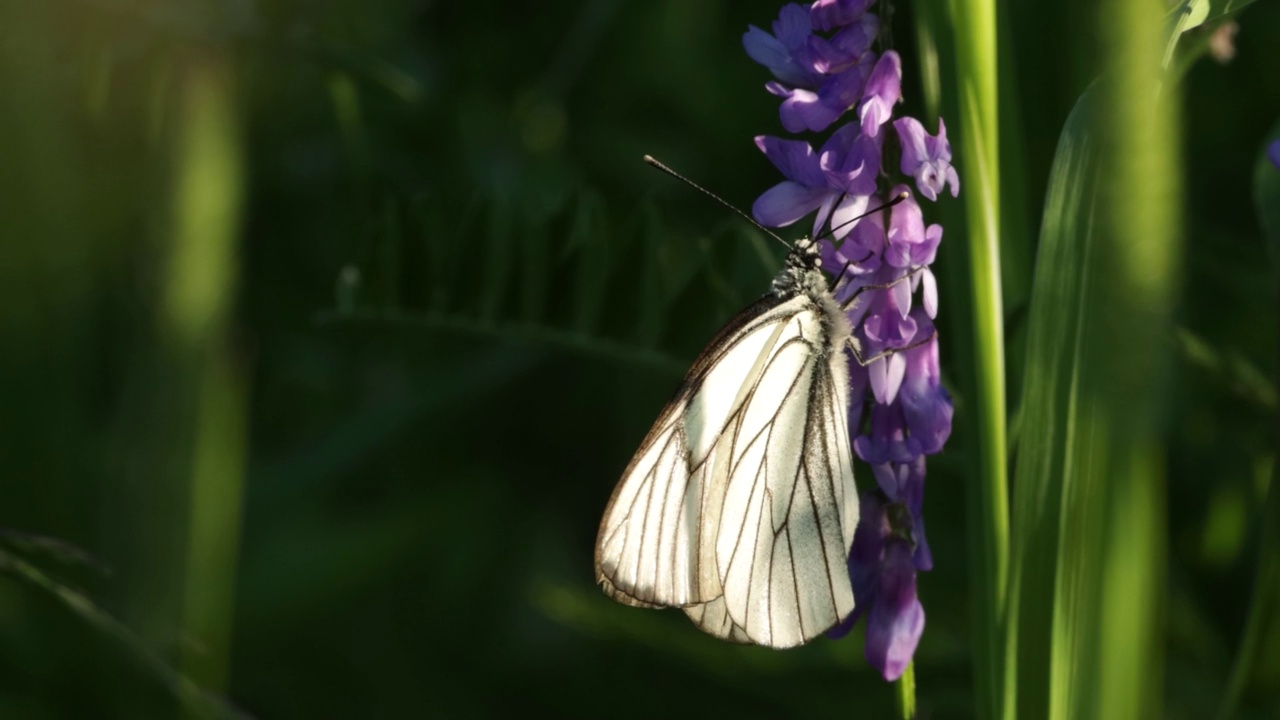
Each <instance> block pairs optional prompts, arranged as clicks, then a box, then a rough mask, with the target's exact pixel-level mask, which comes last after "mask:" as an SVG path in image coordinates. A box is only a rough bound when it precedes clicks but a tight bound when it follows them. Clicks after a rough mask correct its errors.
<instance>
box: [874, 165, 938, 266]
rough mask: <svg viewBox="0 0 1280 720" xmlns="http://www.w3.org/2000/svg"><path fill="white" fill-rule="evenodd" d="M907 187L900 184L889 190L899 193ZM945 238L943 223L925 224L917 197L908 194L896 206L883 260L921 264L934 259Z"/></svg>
mask: <svg viewBox="0 0 1280 720" xmlns="http://www.w3.org/2000/svg"><path fill="white" fill-rule="evenodd" d="M904 190H906V186H904V185H898V186H896V187H894V188H893V190H892V191H890V194H891V195H896V194H898V193H900V192H902V191H904ZM940 242H942V226H941V225H936V224H935V225H930V226H929V227H927V228H926V227H925V226H924V214H923V213H922V212H920V205H919V204H917V203H916V201H915V199H914V198H910V197H909V198H907V199H906V200H903V201H902V202H900V203H898V204H897V205H895V206H894V208H893V215H892V216H891V219H890V220H889V232H888V235H887V236H886V246H885V251H884V261H885V262H887V263H889V264H890V265H892V266H894V267H898V268H909V267H920V266H922V265H929V264H930V263H932V262H933V259H934V256H935V255H936V254H937V252H938V243H940Z"/></svg>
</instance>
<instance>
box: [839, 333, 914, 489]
mask: <svg viewBox="0 0 1280 720" xmlns="http://www.w3.org/2000/svg"><path fill="white" fill-rule="evenodd" d="M894 357H896V356H894ZM872 378H873V379H872V382H874V378H875V375H874V374H873V375H872ZM853 449H854V452H856V453H858V457H860V458H862V459H863V460H864V461H866V462H868V463H871V464H872V465H877V464H883V463H887V462H896V463H906V462H911V461H912V460H915V459H916V458H918V457H920V455H921V452H920V443H919V441H917V440H916V439H915V438H912V437H907V422H906V418H905V417H903V415H902V406H901V405H900V404H896V403H895V404H892V405H883V404H877V405H875V406H873V407H872V408H871V434H870V435H861V436H859V437H856V438H854V440H853Z"/></svg>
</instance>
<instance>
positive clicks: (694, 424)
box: [596, 298, 788, 606]
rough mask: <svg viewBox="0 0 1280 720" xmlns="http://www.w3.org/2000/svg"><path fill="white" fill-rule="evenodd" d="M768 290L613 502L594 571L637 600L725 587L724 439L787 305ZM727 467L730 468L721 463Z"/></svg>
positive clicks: (695, 372) (707, 355)
mask: <svg viewBox="0 0 1280 720" xmlns="http://www.w3.org/2000/svg"><path fill="white" fill-rule="evenodd" d="M780 310H781V308H780V306H779V303H778V302H777V300H776V299H775V298H765V299H764V300H762V301H760V302H757V303H755V304H754V305H752V306H751V307H749V308H747V309H746V310H744V311H743V312H742V313H739V315H738V316H737V317H735V318H734V320H733V321H731V322H730V323H729V325H728V326H726V327H725V328H724V330H722V331H721V332H720V333H719V335H717V337H716V338H715V339H714V340H713V341H712V342H711V343H710V344H709V345H708V346H707V348H706V350H704V352H703V354H702V356H701V357H699V358H698V360H697V361H695V363H694V365H693V367H692V368H691V369H690V370H689V373H688V374H687V375H686V377H685V381H684V384H683V385H682V386H681V388H680V390H679V391H678V392H677V393H676V397H675V398H674V399H672V401H671V402H670V403H668V404H667V406H666V408H664V409H663V411H662V413H661V415H660V416H659V417H658V420H657V422H656V423H654V426H653V428H652V429H651V430H650V431H649V434H648V435H647V436H646V437H645V440H644V442H643V443H641V445H640V449H639V450H637V451H636V455H635V457H634V458H633V459H632V460H631V463H630V465H628V467H627V469H626V471H624V472H623V477H622V480H621V481H620V482H619V484H618V487H617V488H616V489H615V490H614V496H613V498H612V499H611V500H610V502H609V507H608V508H607V509H606V510H605V515H604V520H603V521H602V522H601V525H600V536H599V540H598V542H597V546H596V574H597V577H598V579H600V580H607V581H608V582H609V583H610V584H611V585H612V587H613V588H614V590H615V591H616V592H620V593H623V594H625V595H627V596H629V597H631V598H633V599H635V600H638V601H641V602H645V603H652V604H660V605H672V606H683V605H689V604H692V603H698V602H703V601H705V600H710V599H712V598H714V597H716V596H718V595H719V594H720V580H719V575H718V573H717V571H716V569H715V568H716V566H715V523H716V522H717V520H718V517H719V507H720V500H721V498H723V495H724V483H723V482H713V481H712V480H711V477H712V476H713V475H714V474H715V473H716V472H717V469H718V467H719V465H718V463H717V462H716V458H717V457H718V456H719V455H720V454H721V452H720V451H719V450H718V441H719V439H720V437H721V436H723V435H724V430H725V428H726V427H729V426H731V425H732V424H733V423H734V422H735V420H734V418H735V417H736V413H737V408H738V407H740V406H741V404H742V400H743V399H744V398H743V397H741V396H742V395H743V388H745V387H750V386H751V384H752V383H753V382H754V379H755V377H756V376H758V375H759V372H760V367H761V357H762V356H764V355H766V351H767V348H768V347H769V346H771V345H772V344H773V343H776V341H777V336H778V334H779V329H780V328H781V327H782V326H783V325H784V323H785V320H786V317H787V316H788V313H787V312H785V311H781V312H780ZM721 474H723V471H721Z"/></svg>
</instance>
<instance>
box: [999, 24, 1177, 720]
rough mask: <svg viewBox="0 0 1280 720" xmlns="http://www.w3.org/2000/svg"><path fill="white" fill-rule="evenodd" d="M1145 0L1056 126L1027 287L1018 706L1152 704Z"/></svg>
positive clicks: (1156, 660)
mask: <svg viewBox="0 0 1280 720" xmlns="http://www.w3.org/2000/svg"><path fill="white" fill-rule="evenodd" d="M1157 9H1158V8H1157V7H1156V6H1155V4H1154V3H1151V2H1147V1H1146V0H1129V2H1125V3H1121V4H1117V5H1115V6H1111V7H1109V9H1108V12H1109V13H1111V15H1109V16H1108V20H1109V23H1110V24H1109V25H1107V30H1106V33H1105V35H1104V39H1103V47H1104V48H1105V49H1106V50H1107V51H1108V56H1109V60H1110V62H1109V63H1108V68H1109V73H1108V76H1107V77H1106V79H1105V80H1104V81H1099V82H1098V83H1097V84H1095V85H1094V86H1093V87H1092V88H1090V89H1089V91H1088V92H1086V94H1085V96H1084V97H1082V98H1081V100H1080V102H1079V103H1077V106H1076V108H1075V110H1074V111H1073V112H1072V115H1071V117H1070V118H1069V120H1068V122H1067V125H1066V128H1065V129H1064V131H1063V134H1062V136H1061V138H1060V140H1059V145H1058V151H1057V156H1056V158H1055V162H1054V168H1053V172H1052V175H1051V178H1050V184H1049V191H1048V197H1047V201H1046V208H1045V218H1044V222H1043V225H1042V228H1043V229H1042V235H1041V240H1040V256H1039V258H1038V261H1037V267H1036V275H1035V280H1034V284H1033V289H1032V302H1031V310H1030V337H1029V347H1028V355H1027V370H1026V380H1025V385H1024V390H1023V403H1024V404H1023V407H1024V408H1025V410H1026V412H1025V413H1024V417H1023V426H1022V435H1021V440H1020V446H1019V453H1018V460H1017V466H1016V477H1017V482H1018V492H1017V506H1016V508H1015V513H1014V517H1015V526H1014V541H1013V543H1012V545H1013V547H1014V548H1015V558H1014V563H1013V580H1012V587H1011V590H1010V592H1011V599H1010V607H1011V610H1010V623H1009V627H1010V631H1009V641H1010V652H1011V654H1012V655H1013V659H1011V661H1010V662H1011V664H1012V666H1013V669H1011V676H1012V679H1011V682H1012V683H1013V685H1014V686H1015V687H1016V689H1017V693H1018V702H1017V708H1018V710H1017V713H1016V715H1017V716H1018V717H1054V718H1093V717H1104V716H1105V717H1126V718H1128V717H1159V716H1160V714H1161V710H1160V697H1161V692H1160V683H1161V679H1162V677H1163V667H1162V657H1163V642H1162V638H1161V637H1160V632H1161V629H1160V628H1161V625H1160V618H1161V617H1162V614H1163V609H1162V608H1163V596H1164V562H1165V560H1164V558H1165V551H1164V547H1163V542H1164V537H1165V534H1166V533H1165V528H1164V522H1165V513H1164V492H1163V483H1164V469H1163V466H1162V461H1163V457H1164V448H1163V445H1162V443H1163V442H1164V440H1163V432H1162V429H1161V426H1160V413H1159V408H1160V403H1161V398H1162V396H1163V394H1164V388H1165V385H1166V372H1165V364H1166V362H1167V358H1168V356H1169V355H1170V351H1171V347H1170V345H1171V339H1172V335H1173V328H1172V325H1171V322H1170V318H1169V312H1170V310H1169V309H1170V308H1171V307H1173V306H1174V305H1175V304H1176V290H1177V281H1176V279H1177V266H1178V264H1179V259H1180V257H1181V250H1180V247H1181V246H1180V238H1179V234H1178V228H1179V227H1180V223H1179V222H1178V218H1177V208H1178V207H1180V203H1179V202H1178V195H1179V192H1180V190H1179V186H1178V178H1179V177H1180V173H1181V168H1180V166H1179V165H1178V153H1177V147H1178V145H1177V137H1176V131H1175V128H1176V124H1175V122H1174V120H1173V117H1174V112H1175V111H1176V107H1177V105H1176V102H1175V100H1174V99H1172V98H1170V97H1169V95H1170V93H1171V92H1172V91H1171V89H1170V88H1168V87H1166V88H1165V89H1164V91H1163V97H1160V96H1159V94H1158V93H1156V92H1155V91H1154V89H1155V88H1156V87H1158V86H1159V83H1160V80H1161V78H1160V76H1159V75H1158V74H1157V72H1156V71H1155V68H1156V67H1157V65H1156V63H1155V62H1153V58H1155V57H1158V56H1159V54H1160V52H1161V50H1162V47H1163V44H1164V40H1165V39H1164V38H1163V37H1162V35H1161V34H1160V29H1159V24H1158V22H1157V21H1158V16H1157V15H1156V10H1157Z"/></svg>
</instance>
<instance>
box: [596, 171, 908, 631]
mask: <svg viewBox="0 0 1280 720" xmlns="http://www.w3.org/2000/svg"><path fill="white" fill-rule="evenodd" d="M645 159H646V161H648V162H650V164H653V165H656V166H658V167H659V169H662V170H664V171H666V172H669V173H671V174H673V175H676V177H680V178H681V179H682V180H683V179H685V178H683V177H682V176H680V175H678V174H676V173H675V172H674V171H672V170H670V169H669V168H666V167H665V166H663V165H661V164H660V163H658V162H657V161H655V160H652V159H651V158H648V157H646V158H645ZM686 182H690V181H688V180H686ZM690 184H691V185H694V187H696V188H698V189H699V190H702V188H700V187H698V186H697V185H696V184H694V183H692V182H690ZM704 192H707V191H705V190H704ZM708 194H709V195H710V194H711V193H709V192H708ZM712 197H715V196H714V195H712ZM903 197H905V195H904V196H903ZM716 199H719V198H716ZM900 199H902V198H899V200H900ZM721 202H723V201H721ZM896 202H897V200H895V201H894V203H891V204H896ZM725 204H726V205H728V203H725ZM730 207H732V206H730ZM886 207H887V206H886ZM879 209H881V208H877V210H879ZM872 212H875V211H872ZM744 216H745V214H744ZM750 219H751V218H749V217H748V220H750ZM753 222H754V221H753ZM762 229H763V228H762ZM766 232H768V231H767V230H766ZM770 234H772V233H770ZM775 237H777V236H775ZM778 239H779V240H781V238H778ZM783 242H784V243H785V241H783ZM790 247H791V249H790V251H789V252H788V254H787V257H786V260H785V261H784V264H783V268H782V270H781V271H780V272H779V273H778V275H777V276H776V277H775V278H774V280H773V283H772V285H771V287H770V291H769V292H768V293H767V294H765V295H764V296H763V297H761V298H760V299H759V300H757V301H756V302H754V303H752V304H751V305H750V306H748V307H747V308H746V309H744V310H742V311H741V312H739V313H738V314H737V315H735V316H734V317H733V318H732V319H731V320H730V321H729V322H728V323H727V324H726V325H725V326H724V327H723V328H721V330H720V331H719V333H717V334H716V335H715V337H714V338H712V340H711V341H710V343H708V344H707V346H706V348H705V349H704V350H703V351H702V353H701V354H700V355H699V356H698V358H697V360H695V361H694V363H693V366H692V367H691V368H690V369H689V371H688V373H686V375H685V377H684V381H683V382H682V383H681V385H680V387H679V389H678V390H677V391H676V393H675V396H674V397H673V398H672V399H671V400H670V401H669V402H668V403H667V405H666V407H664V408H663V410H662V412H661V413H660V414H659V416H658V419H657V421H656V422H655V423H654V424H653V427H652V428H651V429H650V430H649V433H648V434H647V435H646V436H645V438H644V440H643V441H642V442H641V443H640V448H639V449H638V450H637V451H636V453H635V456H634V457H633V458H632V459H631V462H630V464H628V465H627V468H626V470H624V471H623V473H622V479H621V480H620V481H619V482H618V485H617V487H616V488H615V489H614V491H613V495H612V497H611V498H610V499H609V503H608V506H607V507H606V509H605V511H604V516H603V518H602V520H601V523H600V531H599V534H598V536H597V539H596V548H595V569H596V581H597V583H598V584H599V585H600V586H601V587H602V588H603V590H604V592H605V593H606V594H607V595H608V596H610V597H612V598H613V599H615V600H618V601H620V602H622V603H625V604H627V605H632V606H637V607H649V608H655V607H678V608H680V609H682V610H683V611H684V612H685V614H686V615H687V616H688V617H689V618H690V619H691V620H692V621H693V623H694V624H695V625H696V626H698V627H699V628H701V629H702V630H703V631H705V632H707V633H710V634H711V635H714V636H716V637H719V638H722V639H726V640H730V641H734V642H740V643H754V644H757V645H765V646H769V647H774V648H788V647H794V646H796V645H800V644H803V643H805V642H808V641H809V640H811V639H813V638H815V637H817V636H818V635H820V634H822V633H824V632H825V631H827V630H829V629H830V628H832V627H833V626H835V625H836V624H838V623H840V622H841V621H843V620H844V619H845V618H847V617H848V616H849V614H850V613H852V612H853V608H854V596H853V589H852V586H851V583H850V578H849V571H848V568H847V565H846V562H847V559H848V552H849V548H850V546H851V544H852V542H853V532H854V528H855V527H857V524H858V493H857V488H856V486H855V485H854V477H853V457H852V451H851V444H850V441H849V426H848V409H849V378H848V367H847V361H846V354H845V351H846V348H847V349H849V351H850V352H851V353H852V354H853V356H854V357H855V358H856V359H858V361H859V362H862V363H863V364H866V363H868V362H870V361H871V360H874V359H875V358H871V359H867V360H865V361H864V360H863V359H862V358H861V355H860V354H859V348H858V347H857V343H856V339H855V338H854V337H853V335H852V333H851V328H850V324H849V320H848V317H847V311H848V310H849V309H850V307H851V304H852V303H854V302H858V300H859V297H860V295H861V293H860V292H858V293H855V294H854V296H853V297H852V298H850V299H849V300H848V301H846V303H845V305H844V306H842V305H841V304H839V303H837V302H836V300H835V298H834V296H833V295H832V292H831V289H830V288H829V286H828V282H827V278H826V276H825V275H824V274H823V272H822V270H821V264H822V260H821V258H820V255H819V243H818V242H816V241H811V240H809V239H807V238H803V239H800V240H798V241H796V242H795V243H794V245H791V246H790ZM842 276H843V273H841V274H840V275H837V277H842ZM905 279H907V277H906V276H904V277H903V278H900V280H905ZM895 282H897V281H895ZM875 287H885V286H866V287H864V288H862V289H863V290H866V289H873V288H875ZM877 357H880V356H877Z"/></svg>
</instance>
